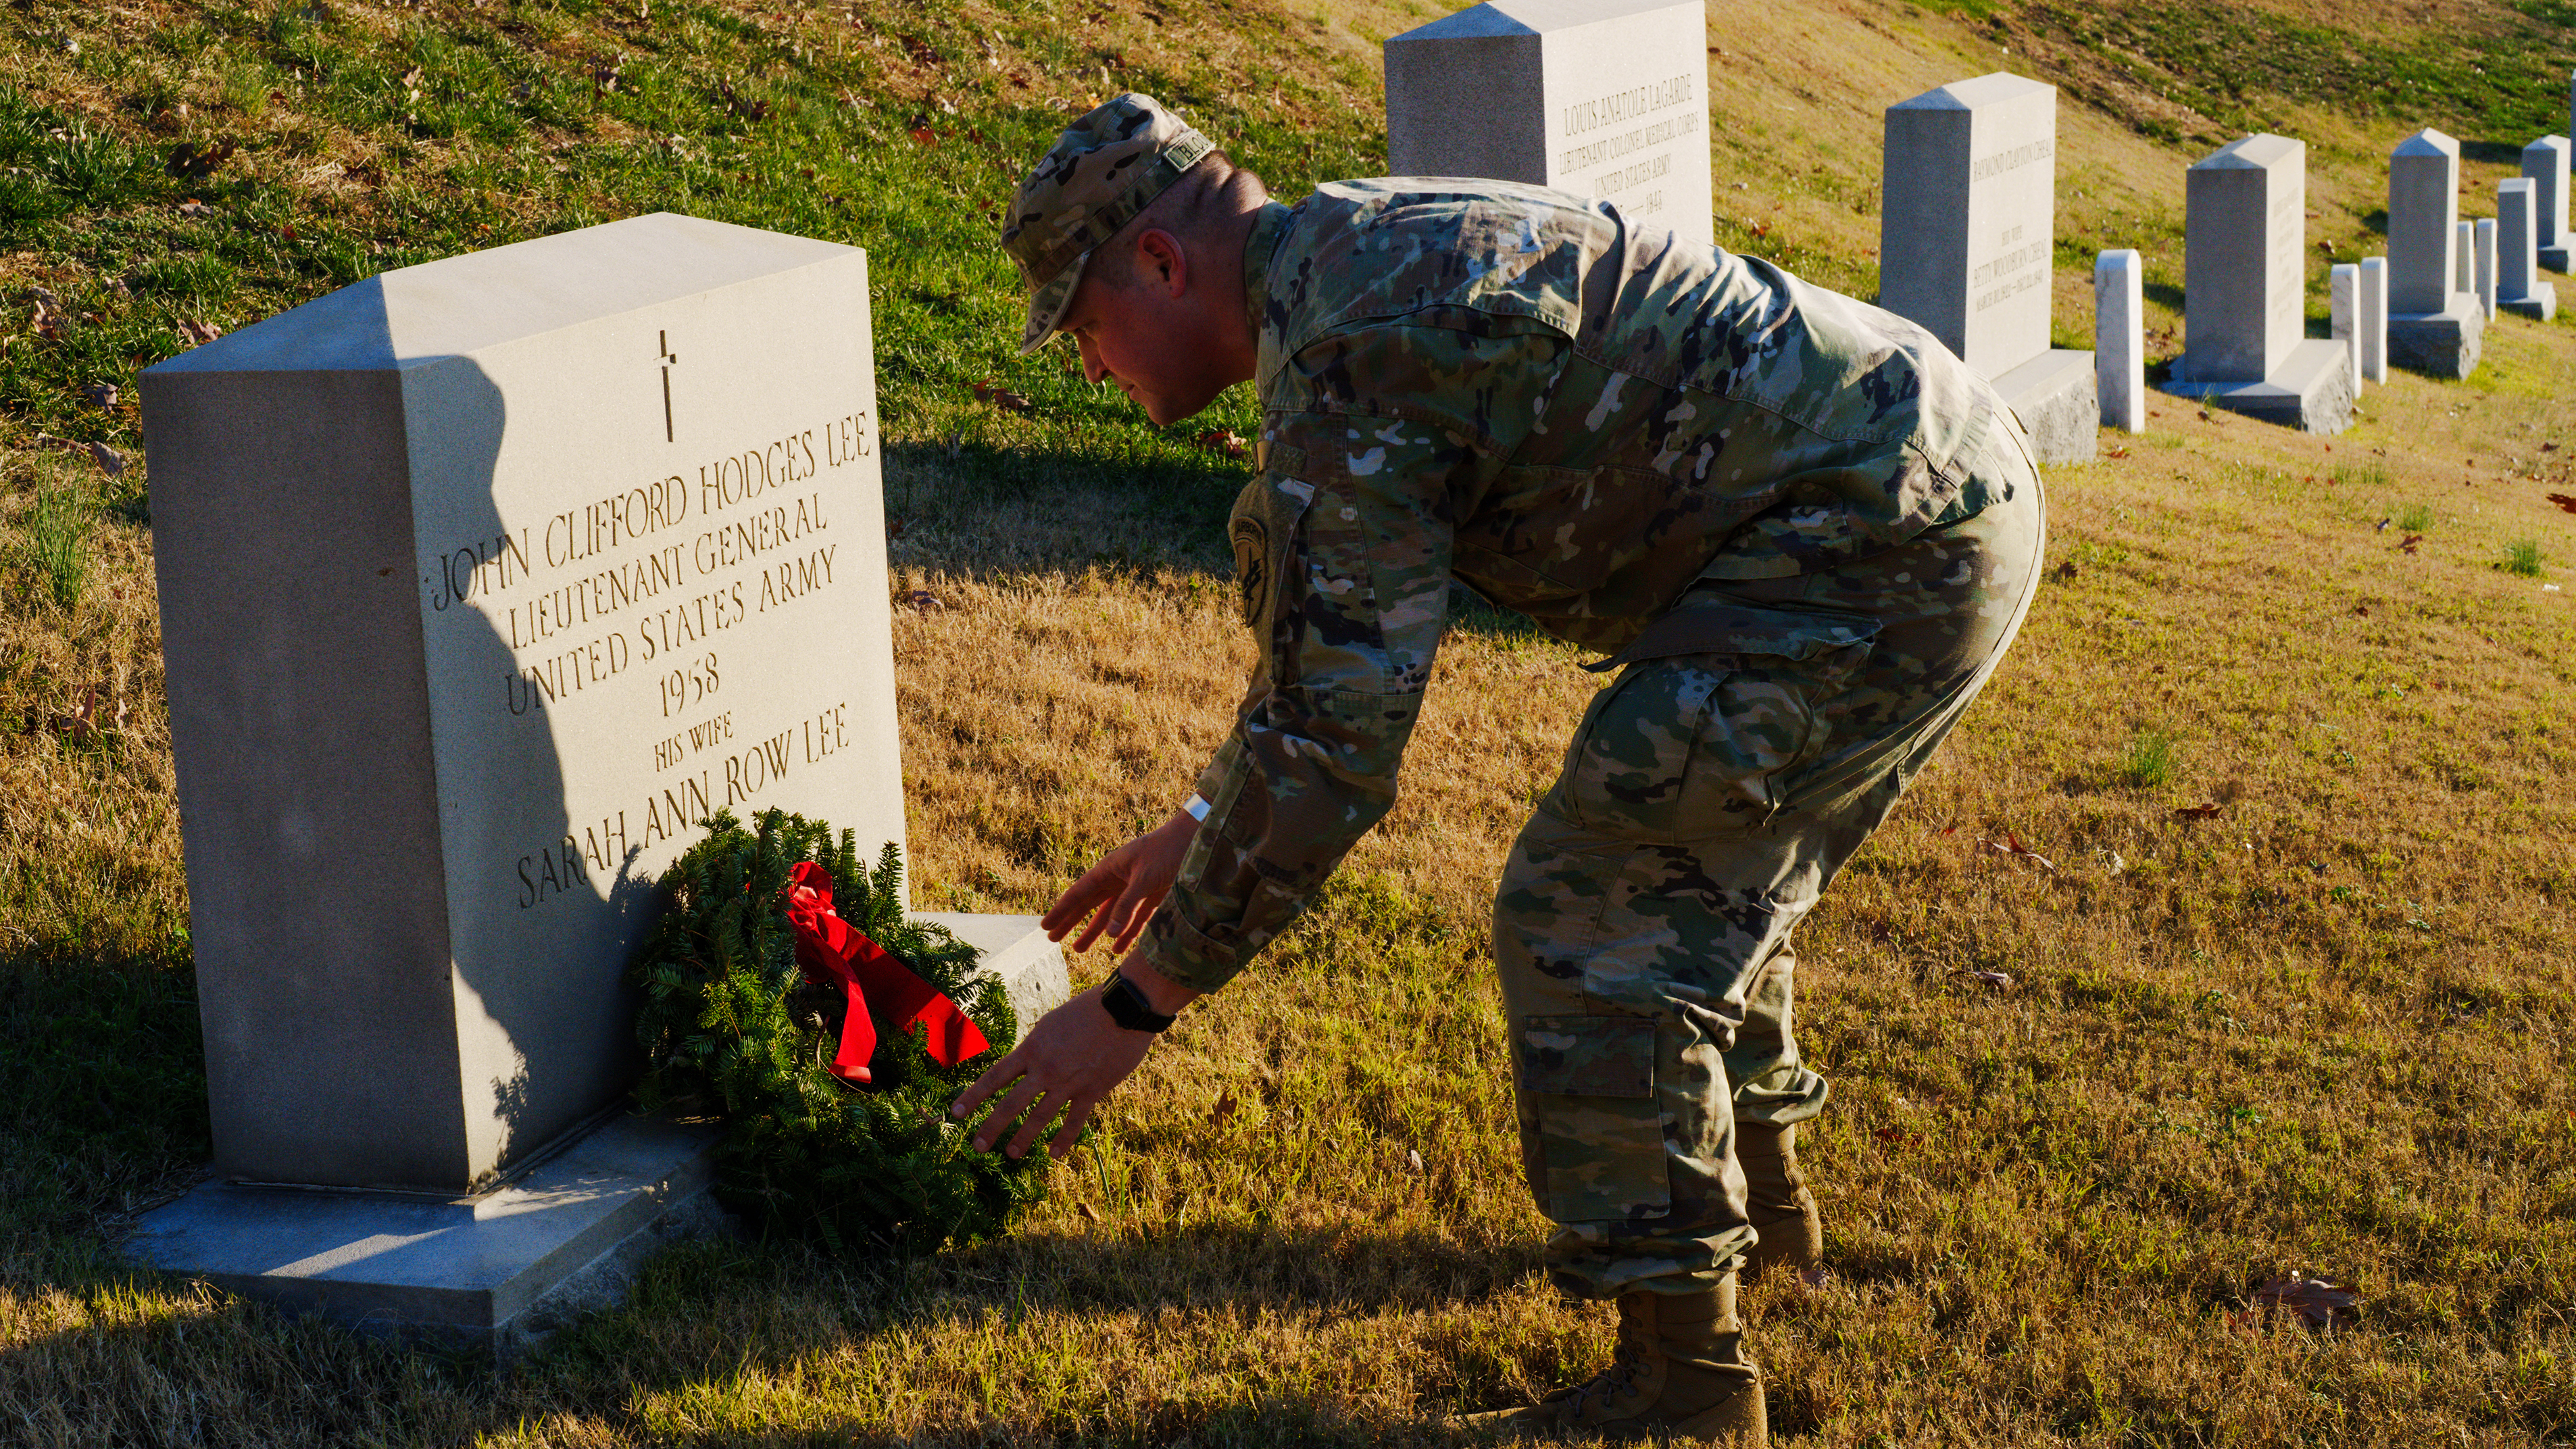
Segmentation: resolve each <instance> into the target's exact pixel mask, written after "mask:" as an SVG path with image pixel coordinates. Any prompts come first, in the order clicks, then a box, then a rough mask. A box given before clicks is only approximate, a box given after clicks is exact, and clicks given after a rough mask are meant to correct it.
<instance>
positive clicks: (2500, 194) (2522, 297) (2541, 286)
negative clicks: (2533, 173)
mask: <svg viewBox="0 0 2576 1449" xmlns="http://www.w3.org/2000/svg"><path fill="white" fill-rule="evenodd" d="M2538 190H2539V188H2538V187H2535V186H2533V185H2532V184H2531V182H2530V181H2528V180H2515V181H2505V182H2499V183H2498V184H2497V186H2496V223H2495V226H2496V306H2497V307H2498V308H2500V309H2502V310H2504V311H2507V312H2512V313H2514V314H2516V315H2518V316H2523V317H2531V318H2535V319H2537V320H2539V321H2542V322H2546V321H2548V320H2549V319H2550V318H2552V317H2555V316H2557V315H2558V288H2557V287H2556V286H2554V285H2552V284H2551V283H2548V282H2544V281H2542V280H2540V249H2539V247H2537V246H2536V245H2534V240H2535V237H2534V233H2535V232H2536V231H2537V230H2538V228H2537V227H2536V226H2535V225H2534V222H2535V219H2536V216H2537V213H2538V211H2539V201H2538V197H2537V195H2536V193H2537V191H2538Z"/></svg>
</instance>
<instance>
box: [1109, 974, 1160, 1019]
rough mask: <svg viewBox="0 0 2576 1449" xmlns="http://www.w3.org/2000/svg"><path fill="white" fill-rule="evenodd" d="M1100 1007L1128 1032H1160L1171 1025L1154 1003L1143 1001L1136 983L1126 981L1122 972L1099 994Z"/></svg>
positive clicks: (1113, 977) (1112, 977)
mask: <svg viewBox="0 0 2576 1449" xmlns="http://www.w3.org/2000/svg"><path fill="white" fill-rule="evenodd" d="M1100 1005H1101V1006H1102V1008H1103V1009H1105V1010H1106V1011H1108V1013H1109V1019H1110V1020H1111V1021H1114V1022H1116V1023H1118V1024H1119V1025H1120V1026H1123V1027H1125V1028H1126V1029H1127V1030H1129V1031H1150V1032H1160V1031H1163V1030H1166V1029H1168V1028H1169V1027H1170V1026H1171V1024H1172V1018H1170V1017H1168V1016H1165V1015H1163V1014H1162V1013H1161V1012H1159V1011H1156V1010H1155V1009H1154V1003H1152V1002H1150V1001H1147V1000H1146V999H1145V993H1144V992H1142V991H1139V990H1137V989H1136V983H1135V982H1133V981H1130V980H1128V979H1127V973H1125V972H1123V971H1121V972H1119V973H1118V974H1116V975H1114V976H1111V977H1110V978H1109V989H1108V990H1106V991H1103V992H1101V993H1100Z"/></svg>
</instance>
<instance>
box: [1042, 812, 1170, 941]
mask: <svg viewBox="0 0 2576 1449" xmlns="http://www.w3.org/2000/svg"><path fill="white" fill-rule="evenodd" d="M1197 829H1198V822H1197V821H1196V820H1193V819H1191V818H1190V814H1189V812H1188V811H1186V810H1175V811H1173V812H1172V818H1171V819H1169V820H1166V821H1164V822H1163V823H1162V824H1161V825H1158V826H1156V827H1154V829H1153V830H1152V831H1151V832H1150V833H1148V834H1145V835H1139V836H1137V837H1136V838H1135V839H1133V840H1131V841H1128V842H1127V843H1126V844H1125V845H1122V846H1120V847H1118V848H1117V849H1116V850H1113V851H1111V852H1109V853H1108V854H1107V855H1105V856H1102V857H1101V858H1100V863H1099V864H1098V865H1095V866H1093V867H1092V868H1091V869H1089V870H1086V871H1084V872H1083V873H1082V879H1080V880H1078V881H1075V882H1074V883H1073V886H1072V888H1071V889H1069V890H1067V891H1066V892H1065V893H1064V894H1063V895H1062V896H1059V897H1057V899H1056V903H1055V904H1054V905H1053V906H1051V907H1049V908H1048V910H1047V913H1046V915H1045V916H1043V917H1041V918H1040V920H1039V924H1040V925H1042V926H1044V927H1045V928H1046V933H1047V939H1048V940H1050V941H1061V940H1063V939H1064V938H1065V933H1066V932H1068V931H1071V930H1072V929H1073V928H1075V927H1076V926H1082V927H1083V930H1082V934H1081V935H1079V936H1077V937H1075V938H1074V941H1073V947H1072V949H1074V950H1076V951H1088V950H1090V949H1091V946H1092V943H1093V942H1095V941H1097V940H1099V939H1100V937H1101V934H1102V933H1103V932H1107V933H1109V937H1110V949H1111V950H1113V951H1116V952H1117V953H1118V954H1119V955H1121V956H1124V955H1126V954H1127V951H1128V948H1130V947H1132V946H1134V945H1135V944H1136V938H1137V937H1138V936H1139V935H1141V934H1143V933H1144V930H1145V923H1146V922H1147V921H1149V920H1152V919H1153V917H1154V910H1155V908H1156V907H1158V906H1160V905H1162V903H1163V897H1165V896H1167V895H1170V894H1171V893H1172V882H1173V881H1174V880H1176V879H1178V878H1179V876H1180V873H1181V858H1182V857H1183V856H1186V855H1188V854H1189V850H1190V836H1191V835H1192V834H1193V833H1194V832H1196V831H1197ZM1095 912H1097V914H1094V913H1095ZM1086 918H1088V919H1089V921H1090V924H1089V925H1087V926H1084V925H1083V922H1084V921H1085V919H1086Z"/></svg>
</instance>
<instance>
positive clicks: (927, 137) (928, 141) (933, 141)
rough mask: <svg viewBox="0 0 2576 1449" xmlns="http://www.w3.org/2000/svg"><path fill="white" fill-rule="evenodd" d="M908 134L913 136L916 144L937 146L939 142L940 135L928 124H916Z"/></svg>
mask: <svg viewBox="0 0 2576 1449" xmlns="http://www.w3.org/2000/svg"><path fill="white" fill-rule="evenodd" d="M907 134H909V135H910V136H911V137H912V139H913V142H914V144H916V145H922V146H936V145H938V144H939V137H938V135H937V134H936V133H934V132H933V131H932V130H931V129H930V128H929V127H928V126H915V127H913V128H912V130H911V131H910V132H908V133H907Z"/></svg>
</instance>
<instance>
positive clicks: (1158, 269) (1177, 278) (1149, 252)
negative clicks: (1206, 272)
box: [1136, 227, 1190, 299]
mask: <svg viewBox="0 0 2576 1449" xmlns="http://www.w3.org/2000/svg"><path fill="white" fill-rule="evenodd" d="M1136 251H1137V259H1136V260H1137V266H1136V275H1137V277H1138V279H1139V280H1141V281H1144V282H1147V283H1149V284H1150V285H1152V286H1153V287H1154V288H1155V289H1156V290H1157V291H1160V292H1161V293H1163V295H1165V296H1167V297H1171V298H1174V299H1177V298H1179V297H1180V296H1181V294H1182V293H1184V292H1187V291H1188V290H1189V287H1190V254H1189V250H1188V249H1187V248H1185V247H1183V246H1182V245H1181V239H1180V238H1179V237H1176V236H1174V235H1172V234H1171V233H1170V232H1168V231H1165V230H1163V229H1162V228H1161V227H1155V228H1153V229H1151V230H1149V231H1147V232H1146V233H1145V234H1144V235H1143V236H1140V237H1138V238H1136Z"/></svg>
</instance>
